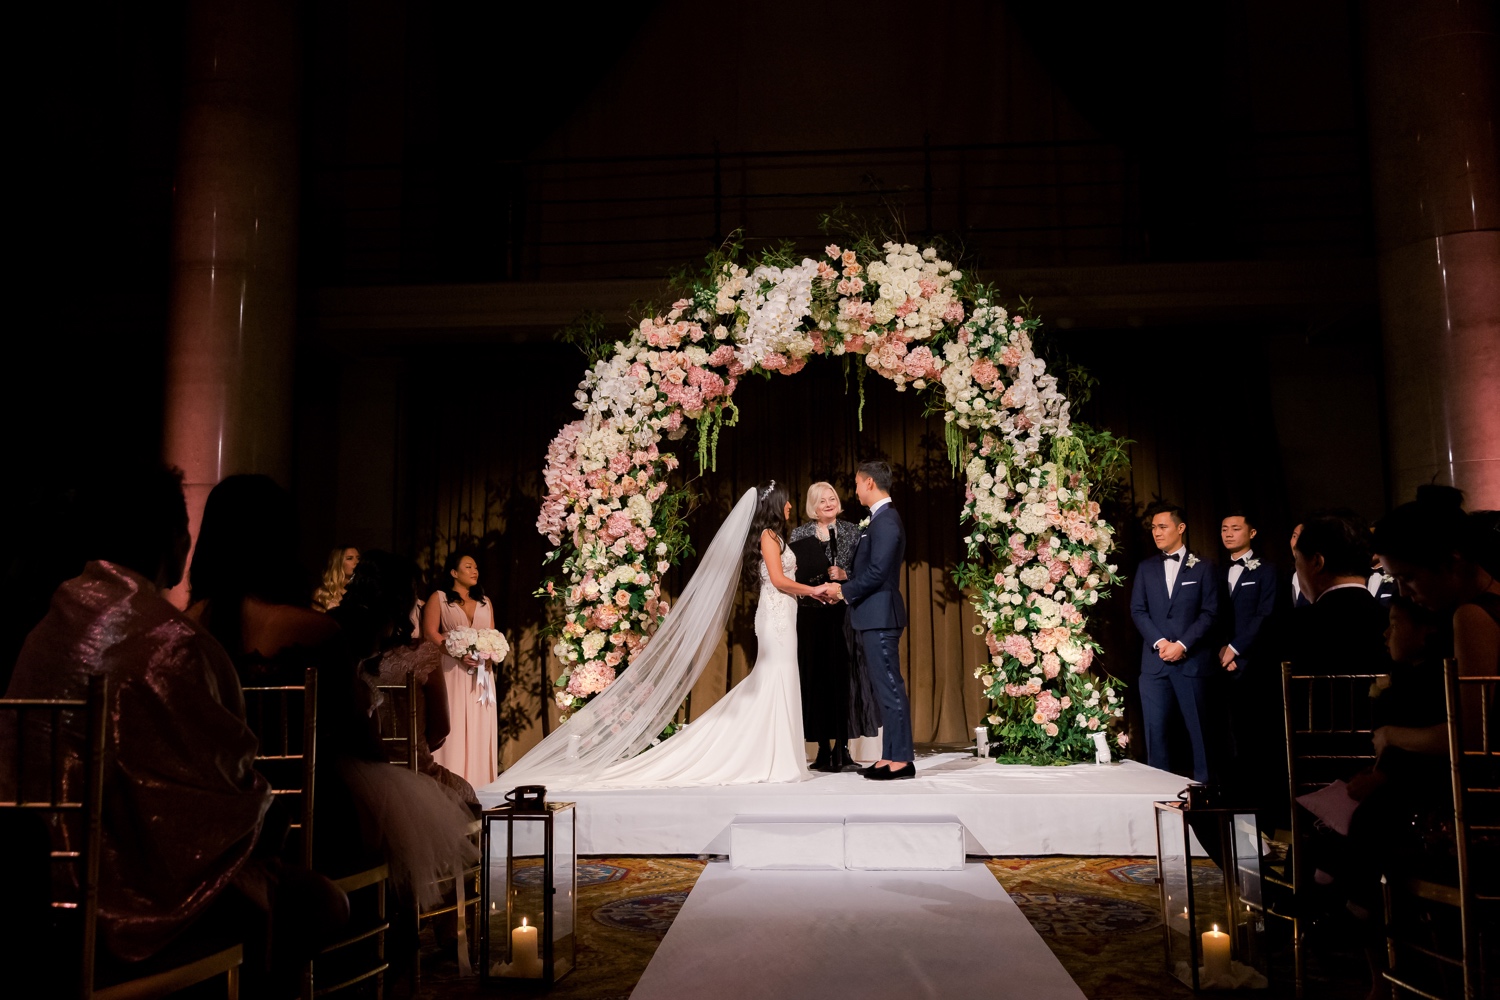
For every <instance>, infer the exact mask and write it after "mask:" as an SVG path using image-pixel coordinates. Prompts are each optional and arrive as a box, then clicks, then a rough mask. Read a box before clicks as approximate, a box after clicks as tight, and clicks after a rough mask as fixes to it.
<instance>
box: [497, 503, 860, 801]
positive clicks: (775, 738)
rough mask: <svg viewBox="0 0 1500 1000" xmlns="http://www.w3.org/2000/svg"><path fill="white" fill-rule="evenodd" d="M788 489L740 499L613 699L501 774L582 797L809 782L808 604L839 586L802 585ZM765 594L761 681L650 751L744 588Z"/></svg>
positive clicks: (505, 782) (503, 782) (602, 698)
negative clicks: (804, 683) (804, 601)
mask: <svg viewBox="0 0 1500 1000" xmlns="http://www.w3.org/2000/svg"><path fill="white" fill-rule="evenodd" d="M791 508H792V505H791V502H790V500H789V499H788V496H787V491H786V487H784V486H782V485H781V484H779V483H777V482H776V481H775V480H774V479H773V480H771V481H770V482H769V483H766V484H763V485H762V486H761V487H759V488H757V489H754V490H749V491H747V492H746V493H745V495H744V496H743V497H741V498H740V501H739V503H738V504H736V505H735V508H734V510H733V511H732V512H731V513H730V516H729V517H728V519H726V520H725V522H724V525H723V526H722V527H721V528H720V529H719V533H718V534H717V535H715V536H714V540H713V541H712V542H711V543H710V544H709V547H708V549H707V550H706V551H705V552H704V555H703V559H702V560H701V561H700V562H699V566H698V571H697V572H696V573H695V574H694V575H693V579H692V580H691V581H690V582H689V583H688V585H687V587H686V589H684V591H683V593H682V596H681V597H680V598H679V599H678V601H677V604H676V607H674V608H673V610H672V612H671V614H669V615H668V616H667V620H666V621H665V622H663V624H662V626H661V628H660V629H659V630H658V631H657V633H656V635H655V636H653V637H652V639H651V642H650V643H649V644H648V645H647V646H646V648H645V649H644V650H643V651H642V652H641V653H640V654H638V655H637V656H636V658H635V660H634V662H632V663H631V665H630V668H629V669H628V670H626V671H625V672H624V673H623V674H621V675H620V677H619V678H618V679H617V680H616V681H615V683H614V684H613V685H611V686H610V687H609V689H608V690H606V691H605V692H604V693H602V694H601V695H599V696H598V697H597V698H595V699H594V700H593V701H592V702H590V703H589V704H588V705H587V706H586V707H584V708H583V709H582V710H580V711H579V712H578V713H577V714H576V715H574V716H573V718H571V719H570V720H568V722H567V723H566V724H564V725H563V726H560V727H559V728H558V729H557V731H556V732H554V733H552V735H550V736H548V737H547V738H546V739H545V740H543V741H542V742H541V743H539V744H538V745H537V746H536V747H534V748H533V749H532V750H531V751H530V752H529V753H527V754H526V755H525V756H524V757H522V758H521V759H520V760H518V761H517V762H516V763H515V764H514V765H513V766H512V767H510V768H509V769H508V770H506V771H505V773H503V774H501V775H500V778H499V780H498V781H496V782H495V784H494V785H493V786H491V788H492V789H497V790H498V789H509V788H514V787H516V786H517V785H522V784H528V785H530V784H536V785H548V786H551V787H552V788H556V789H567V790H570V791H581V790H587V789H593V788H663V787H681V786H688V785H739V784H749V783H753V782H766V781H800V780H802V779H803V778H806V777H807V776H808V769H807V754H806V749H805V746H804V741H803V738H802V695H801V690H800V686H799V682H798V674H797V597H799V596H810V597H817V598H820V599H826V598H827V596H828V592H829V590H830V589H831V588H829V587H828V586H823V587H809V586H807V585H805V584H801V583H798V582H797V581H796V573H797V560H796V557H795V556H794V555H793V554H792V551H791V549H790V547H789V546H788V545H787V543H786V524H787V520H788V519H789V518H790V516H791ZM742 579H743V581H744V582H745V584H746V585H747V586H752V585H758V586H759V588H760V590H759V593H760V597H759V604H758V606H757V607H756V610H755V636H756V639H757V640H758V643H759V653H758V655H757V657H756V660H755V667H754V669H752V670H751V671H750V675H749V676H748V677H746V678H745V679H744V680H743V681H741V682H740V683H739V684H738V685H736V686H735V687H734V688H733V689H732V690H730V691H729V692H728V693H727V694H725V695H724V697H723V698H720V699H719V701H718V702H717V703H715V704H714V706H713V707H712V708H710V709H709V710H708V711H707V712H705V713H704V714H703V715H702V716H701V717H700V718H698V719H696V720H695V721H693V722H692V723H691V724H690V725H688V726H687V727H686V728H685V729H684V730H682V731H681V732H680V733H678V734H676V735H675V736H673V737H672V738H671V739H668V740H666V741H664V742H662V743H660V744H658V745H657V746H654V747H650V749H646V750H645V752H644V753H643V752H641V751H642V749H643V748H645V747H648V746H649V744H650V743H651V741H652V740H653V739H654V738H655V737H656V736H657V735H658V734H659V733H660V732H661V730H662V729H663V728H664V727H665V725H666V723H667V722H668V720H669V719H670V718H671V717H672V715H673V714H674V713H675V712H676V710H677V706H678V705H679V704H681V702H682V698H683V697H684V696H685V695H686V694H687V692H688V691H689V690H690V689H691V688H692V686H693V683H694V682H695V681H697V679H698V676H699V675H700V674H701V673H702V671H703V667H704V666H705V665H706V664H707V662H708V660H709V658H710V657H711V656H712V654H713V652H714V649H715V648H716V647H717V646H718V643H719V638H720V637H721V636H722V635H723V629H724V623H725V620H726V619H727V618H728V614H729V611H730V609H731V607H732V604H733V597H734V592H735V589H736V588H737V586H738V585H739V583H740V582H741V580H742Z"/></svg>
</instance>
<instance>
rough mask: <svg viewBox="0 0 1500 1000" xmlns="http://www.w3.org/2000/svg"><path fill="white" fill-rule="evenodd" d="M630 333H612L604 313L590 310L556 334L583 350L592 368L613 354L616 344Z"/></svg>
mask: <svg viewBox="0 0 1500 1000" xmlns="http://www.w3.org/2000/svg"><path fill="white" fill-rule="evenodd" d="M628 334H629V331H628V330H624V331H619V332H616V333H610V332H609V324H608V323H607V322H606V321H605V319H604V314H603V313H601V312H595V311H593V310H588V311H587V312H584V313H582V314H581V315H579V317H578V318H577V319H575V320H574V321H573V322H571V323H569V324H568V325H567V326H565V327H563V328H562V329H561V330H559V331H557V335H556V336H557V339H558V340H560V341H562V342H563V343H564V344H572V345H573V346H574V347H576V348H578V350H579V351H581V352H583V356H584V357H585V358H587V359H588V363H589V367H590V368H592V367H594V365H595V364H596V363H597V362H599V361H603V360H604V359H605V358H608V357H609V356H610V355H611V354H613V353H614V352H615V345H617V344H618V343H619V342H620V341H621V340H623V339H624V338H625V337H626V336H627V335H628Z"/></svg>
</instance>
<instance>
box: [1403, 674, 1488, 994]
mask: <svg viewBox="0 0 1500 1000" xmlns="http://www.w3.org/2000/svg"><path fill="white" fill-rule="evenodd" d="M1443 686H1444V692H1445V694H1446V697H1447V704H1448V760H1449V766H1450V773H1451V774H1452V781H1453V825H1452V830H1453V870H1452V872H1451V877H1447V878H1444V877H1428V876H1422V875H1408V876H1405V877H1398V878H1392V877H1390V876H1387V877H1386V878H1385V880H1384V882H1385V911H1386V912H1385V918H1386V958H1387V962H1388V965H1389V968H1388V969H1387V970H1386V972H1385V979H1386V981H1387V982H1389V983H1390V984H1391V986H1393V987H1394V988H1395V989H1394V991H1393V992H1394V994H1395V995H1396V996H1398V997H1399V996H1407V995H1411V996H1418V997H1423V998H1425V1000H1447V998H1449V997H1454V998H1457V997H1462V998H1463V1000H1478V998H1480V997H1493V996H1495V995H1497V994H1500V969H1489V968H1487V964H1491V963H1487V962H1486V960H1485V959H1486V953H1487V951H1489V950H1490V949H1491V948H1492V947H1493V944H1494V941H1493V938H1494V937H1495V936H1496V935H1497V933H1500V919H1497V918H1500V739H1497V738H1496V736H1497V734H1496V733H1495V722H1496V721H1497V720H1496V715H1495V699H1496V696H1497V695H1500V677H1495V676H1475V677H1464V676H1461V675H1460V674H1459V672H1458V664H1457V663H1455V662H1454V661H1453V660H1447V661H1444V663H1443ZM1434 910H1436V911H1438V912H1432V911H1434ZM1442 911H1447V912H1446V913H1443V912H1442ZM1455 911H1456V913H1457V930H1458V933H1457V934H1456V935H1448V934H1444V933H1441V931H1439V932H1438V933H1434V928H1442V927H1443V925H1444V924H1447V925H1448V926H1451V925H1452V920H1453V914H1454V912H1455ZM1486 931H1488V934H1487V935H1486V934H1485V933H1484V932H1486ZM1455 939H1456V940H1455ZM1449 940H1454V941H1455V943H1456V944H1457V946H1458V947H1457V948H1453V949H1450V948H1444V947H1442V945H1444V944H1446V943H1448V941H1449ZM1455 952H1456V953H1455ZM1491 962H1493V956H1491Z"/></svg>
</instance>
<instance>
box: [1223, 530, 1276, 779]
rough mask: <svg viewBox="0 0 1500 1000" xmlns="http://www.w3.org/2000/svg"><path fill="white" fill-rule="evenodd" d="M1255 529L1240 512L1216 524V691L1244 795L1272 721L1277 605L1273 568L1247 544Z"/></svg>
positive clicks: (1257, 772) (1259, 770) (1255, 774)
mask: <svg viewBox="0 0 1500 1000" xmlns="http://www.w3.org/2000/svg"><path fill="white" fill-rule="evenodd" d="M1257 534H1258V532H1257V531H1256V529H1255V524H1254V523H1253V522H1252V521H1251V520H1250V518H1249V517H1247V516H1246V515H1245V514H1244V512H1243V511H1235V512H1234V513H1232V514H1230V515H1228V516H1227V517H1225V518H1224V519H1223V520H1222V521H1221V522H1220V523H1219V538H1220V540H1221V541H1222V542H1223V543H1224V548H1225V549H1226V550H1228V552H1229V561H1228V562H1227V564H1226V565H1225V566H1224V570H1223V572H1222V573H1221V574H1220V586H1221V590H1220V594H1219V602H1220V605H1221V607H1222V608H1223V613H1222V614H1221V616H1220V627H1219V636H1220V637H1221V641H1222V643H1223V645H1221V646H1220V647H1219V665H1220V666H1221V667H1223V668H1224V676H1223V678H1222V681H1223V682H1224V683H1223V684H1222V685H1221V687H1220V691H1219V693H1220V694H1221V695H1222V696H1223V701H1224V708H1225V709H1226V712H1227V715H1228V718H1229V730H1228V736H1229V757H1230V760H1231V761H1232V770H1233V775H1232V779H1231V780H1232V782H1233V784H1234V786H1235V787H1236V788H1237V789H1240V790H1242V791H1243V792H1244V794H1246V795H1254V796H1255V797H1256V798H1257V799H1258V798H1259V797H1260V795H1259V792H1258V790H1257V787H1256V786H1258V785H1260V784H1262V782H1260V781H1259V780H1258V776H1259V775H1260V774H1261V773H1263V771H1264V769H1263V768H1262V767H1259V766H1258V764H1259V763H1260V762H1259V760H1258V758H1259V757H1260V754H1259V753H1258V750H1259V749H1260V748H1261V747H1263V746H1265V745H1266V737H1267V735H1268V733H1269V732H1270V731H1271V729H1272V728H1273V727H1272V725H1271V724H1272V723H1273V722H1274V721H1275V718H1276V716H1275V713H1274V712H1272V711H1271V710H1270V707H1271V704H1273V703H1274V701H1275V699H1274V698H1273V697H1268V695H1270V694H1271V693H1272V689H1273V688H1274V686H1275V685H1274V678H1275V675H1276V673H1275V666H1276V663H1275V657H1274V656H1273V655H1271V653H1270V651H1269V649H1268V646H1269V645H1270V643H1269V642H1268V641H1267V638H1268V637H1267V635H1266V633H1267V632H1268V631H1269V630H1268V629H1267V627H1266V626H1267V623H1268V622H1269V621H1270V619H1271V615H1272V614H1273V613H1274V612H1275V610H1276V587H1277V581H1276V568H1275V567H1274V566H1272V565H1271V564H1270V563H1268V562H1265V561H1263V560H1262V559H1260V558H1259V557H1258V556H1257V555H1256V553H1255V550H1254V548H1252V545H1251V543H1252V542H1253V541H1254V540H1255V537H1256V535H1257Z"/></svg>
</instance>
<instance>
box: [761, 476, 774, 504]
mask: <svg viewBox="0 0 1500 1000" xmlns="http://www.w3.org/2000/svg"><path fill="white" fill-rule="evenodd" d="M775 488H776V480H774V479H773V480H771V485H769V486H767V487H766V488H765V489H763V490H761V491H760V498H761V499H762V500H764V499H765V498H766V497H768V496H770V495H771V491H772V490H774V489H775Z"/></svg>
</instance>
